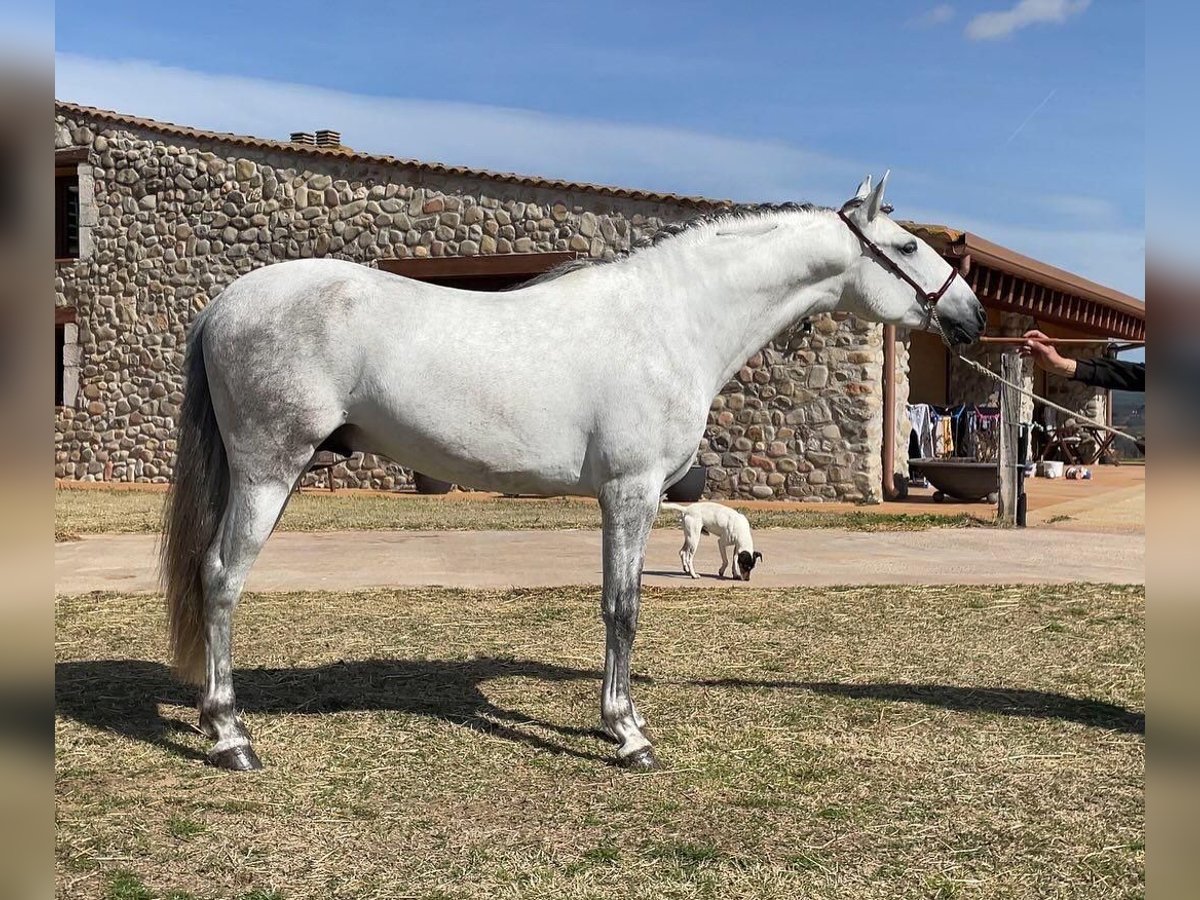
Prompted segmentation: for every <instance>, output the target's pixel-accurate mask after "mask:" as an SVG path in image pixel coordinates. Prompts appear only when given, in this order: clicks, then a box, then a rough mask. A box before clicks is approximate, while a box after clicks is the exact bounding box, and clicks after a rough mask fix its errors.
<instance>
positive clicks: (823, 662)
mask: <svg viewBox="0 0 1200 900" xmlns="http://www.w3.org/2000/svg"><path fill="white" fill-rule="evenodd" d="M596 599H597V598H596V595H595V591H594V590H588V589H555V590H518V591H451V590H444V589H423V590H407V591H372V592H362V593H352V594H317V593H304V594H290V595H288V594H268V595H255V596H249V597H247V598H246V599H245V601H244V602H243V605H242V608H241V609H240V611H239V620H238V626H239V630H238V664H239V671H238V674H237V684H238V689H239V700H240V704H241V706H243V707H244V709H245V711H246V719H247V722H248V724H249V726H250V728H251V729H252V731H253V732H254V734H255V736H256V741H257V747H258V750H259V752H260V754H261V755H262V757H263V760H264V762H265V763H266V765H267V769H266V770H265V771H264V772H262V773H259V774H257V775H252V776H232V775H228V774H225V773H221V772H217V771H214V770H212V769H210V768H206V767H205V766H204V765H202V763H201V762H200V755H201V752H202V750H203V749H204V747H205V741H204V740H203V739H202V738H201V737H200V736H199V735H198V734H196V733H194V732H193V731H191V730H190V728H189V724H187V723H192V722H194V721H195V712H194V710H193V709H192V708H190V706H189V700H190V696H189V692H187V691H185V690H183V689H181V688H179V687H178V686H176V685H174V684H173V683H172V682H171V680H170V678H169V676H168V674H167V670H166V669H165V667H164V666H163V665H162V664H161V663H160V662H159V660H161V659H162V654H163V637H162V636H163V617H162V614H161V611H160V608H159V601H158V600H157V599H156V598H153V597H145V596H123V595H113V594H93V595H89V596H77V597H67V598H60V599H59V600H58V601H57V620H58V631H57V639H58V647H57V655H58V665H57V671H56V676H57V678H56V682H57V686H56V699H57V713H58V718H57V728H56V734H57V746H56V758H57V801H58V805H57V816H58V848H57V851H58V852H57V885H58V895H59V896H60V897H63V898H68V897H69V898H76V897H88V898H105V900H122V898H123V900H146V898H152V897H174V898H177V900H183V898H217V897H221V898H229V897H241V898H246V900H270V898H277V900H295V898H310V897H311V898H338V900H340V898H385V897H386V898H397V897H420V898H433V897H442V898H447V897H455V898H457V897H464V898H466V897H485V896H486V897H508V898H526V897H528V898H535V897H536V898H600V897H621V898H629V897H663V898H701V897H712V898H732V897H763V898H795V897H816V898H834V897H836V898H888V900H891V898H910V897H911V898H928V897H939V898H989V900H991V898H1003V897H1062V898H1067V897H1070V898H1088V897H1096V898H1105V900H1110V898H1122V897H1128V898H1132V897H1139V896H1141V895H1142V894H1143V891H1144V849H1143V847H1144V845H1143V828H1144V815H1143V808H1144V807H1143V775H1144V750H1145V742H1144V712H1143V711H1144V704H1145V681H1144V674H1143V672H1144V643H1143V620H1144V615H1143V614H1144V591H1143V590H1142V589H1141V588H1133V587H1130V588H1114V587H1109V586H1082V585H1079V586H1062V587H995V586H988V587H948V588H911V587H904V588H841V589H838V588H834V589H820V590H814V589H804V590H777V591H757V592H753V593H751V592H746V591H736V592H735V591H720V590H711V591H694V592H693V591H683V590H648V591H647V602H646V605H645V608H644V612H643V617H642V630H641V634H640V636H639V645H638V654H637V657H636V660H635V663H636V666H635V668H636V670H637V671H638V673H640V676H641V680H640V681H639V683H638V685H637V689H636V690H637V697H638V699H639V703H640V705H641V707H642V709H643V711H644V712H645V713H646V714H647V716H648V718H649V719H650V723H651V728H652V730H653V733H654V735H655V737H656V740H657V743H658V747H659V751H660V755H661V758H662V760H663V762H664V764H665V766H666V768H665V770H664V771H662V772H659V773H655V774H651V775H631V774H628V773H624V772H621V771H619V770H616V769H614V768H613V767H612V766H611V765H610V764H609V762H608V760H609V757H610V754H611V752H612V748H611V746H610V745H608V744H606V743H605V742H604V741H602V740H600V739H598V738H597V737H596V736H594V735H593V734H592V733H591V732H590V728H591V726H592V724H593V722H594V721H595V716H596V702H597V689H598V672H597V670H596V668H597V660H598V659H599V657H600V653H601V651H600V647H601V639H602V628H601V627H600V624H599V623H598V621H597V616H596Z"/></svg>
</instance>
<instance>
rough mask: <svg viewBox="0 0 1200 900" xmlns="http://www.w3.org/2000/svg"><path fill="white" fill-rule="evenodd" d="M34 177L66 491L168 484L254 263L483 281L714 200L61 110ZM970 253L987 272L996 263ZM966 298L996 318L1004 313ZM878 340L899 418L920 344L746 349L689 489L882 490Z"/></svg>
mask: <svg viewBox="0 0 1200 900" xmlns="http://www.w3.org/2000/svg"><path fill="white" fill-rule="evenodd" d="M55 169H56V178H55V209H56V223H57V228H56V242H55V243H56V247H55V255H56V272H55V308H56V319H55V326H56V327H55V337H56V350H57V363H56V364H57V373H56V375H57V386H56V390H57V397H56V415H55V475H56V477H58V478H62V479H74V480H85V481H114V482H127V481H150V482H163V481H167V480H169V478H170V475H171V466H172V463H173V456H174V449H175V446H174V437H173V431H174V424H175V417H176V416H177V415H178V412H179V406H180V402H181V401H182V397H183V394H182V390H183V384H182V374H181V368H182V361H183V348H184V340H185V335H186V332H187V328H188V325H189V323H190V322H191V320H192V317H193V316H194V315H195V313H196V312H197V311H198V310H200V309H202V308H203V307H204V306H205V304H207V303H208V302H209V301H210V300H211V299H212V298H213V297H215V296H216V295H217V294H219V293H220V291H221V290H222V289H223V288H224V287H225V286H226V285H228V284H229V283H231V282H232V281H233V280H234V279H235V278H237V277H238V276H239V275H242V274H244V273H246V272H248V271H250V270H252V269H254V268H257V267H259V266H263V265H268V264H270V263H274V262H280V261H283V260H287V259H295V258H303V257H319V256H329V257H337V258H342V259H347V260H351V261H354V262H358V263H362V264H364V265H370V266H375V267H378V268H381V269H385V270H388V271H392V272H396V273H398V274H402V275H405V276H408V277H412V278H418V279H423V280H428V281H433V282H438V283H443V284H452V285H455V286H458V287H464V288H471V289H476V290H482V291H488V290H498V289H502V288H505V287H509V286H511V285H514V284H517V283H519V282H521V281H523V280H525V279H527V278H530V277H533V276H534V275H537V274H539V273H541V272H543V271H546V270H547V269H549V268H551V267H553V266H555V265H557V264H559V263H561V262H563V261H566V260H568V259H573V258H576V257H578V256H589V257H593V258H599V259H606V258H611V257H612V256H613V255H615V254H620V253H622V252H625V251H627V250H628V249H630V247H631V245H632V244H634V243H636V242H637V241H638V240H639V239H640V238H642V237H645V236H649V235H651V234H653V233H654V232H655V231H656V230H658V229H659V228H660V227H661V226H662V225H663V224H665V223H669V222H678V221H684V220H687V219H689V218H692V217H694V216H696V215H698V214H701V213H705V212H711V211H713V210H714V209H718V208H720V207H722V206H725V205H728V204H727V203H726V202H725V201H719V200H711V199H706V198H700V197H682V196H677V195H672V194H659V193H652V192H648V191H639V190H631V189H624V188H614V187H604V186H598V185H590V184H578V183H573V182H564V181H556V180H551V179H544V178H536V177H527V176H520V175H512V174H501V173H494V172H486V171H480V170H475V169H468V168H462V167H454V166H445V165H438V164H431V163H424V162H418V161H414V160H404V159H397V158H393V157H387V156H376V155H371V154H366V153H360V152H356V151H354V150H352V149H350V148H348V147H345V146H343V145H342V144H341V141H340V136H339V135H337V134H336V133H334V132H318V133H316V134H305V133H297V134H293V135H291V139H290V140H266V139H261V138H255V137H248V136H241V135H230V134H220V133H214V132H209V131H204V130H201V129H197V128H190V127H183V126H177V125H172V124H169V123H164V122H157V121H153V120H149V119H142V118H137V117H134V116H129V115H124V114H120V113H114V112H109V111H105V110H99V109H93V108H89V107H82V106H77V105H74V104H71V103H65V102H59V103H57V104H56V107H55ZM920 227H926V228H929V227H928V226H920ZM916 228H918V226H914V230H915V229H916ZM937 237H938V240H941V241H942V242H943V244H944V246H940V247H939V249H942V250H943V252H944V253H945V254H946V255H947V258H954V259H955V262H956V264H960V265H962V263H963V259H964V257H965V258H966V259H968V260H969V259H970V254H968V253H966V252H965V251H964V250H963V247H965V246H966V243H965V242H966V241H967V238H968V237H973V236H964V235H963V234H962V233H954V232H950V231H948V230H945V231H944V233H942V232H938V233H937ZM956 241H957V242H958V243H956ZM972 249H974V247H973V245H972ZM975 252H976V255H978V251H975ZM1022 259H1023V258H1022ZM990 264H991V265H994V266H998V267H1000V269H998V271H1001V272H1002V274H1003V265H1002V261H996V260H990ZM965 268H966V266H964V269H965ZM985 270H986V271H991V270H990V269H986V267H982V268H977V270H976V272H977V274H978V273H980V272H983V271H985ZM1055 271H1057V270H1055ZM1063 274H1065V273H1063ZM1071 277H1073V276H1071ZM1078 281H1080V283H1082V281H1081V280H1078ZM1093 287H1096V288H1099V286H1093ZM977 290H979V288H977ZM1100 290H1101V291H1106V290H1107V289H1100ZM1109 293H1112V294H1115V292H1109ZM980 296H981V299H984V300H985V303H987V304H988V305H989V307H991V308H993V309H994V315H995V316H1012V315H1014V314H1016V313H1020V312H1022V310H1021V309H1016V310H1013V309H1011V308H1010V307H1009V306H1004V305H1003V304H1002V303H1001V302H1000V300H1003V298H1000V300H998V302H997V303H996V304H993V303H991V302H989V301H988V300H987V297H986V295H985V294H984V293H981V294H980ZM1121 296H1123V295H1121ZM1126 299H1127V300H1128V301H1129V302H1130V303H1134V304H1136V303H1137V301H1134V300H1133V299H1132V298H1126ZM1131 309H1132V307H1131ZM1134 312H1136V310H1134ZM1022 321H1023V320H1022ZM1039 321H1041V319H1039ZM1142 323H1143V324H1144V317H1143V319H1142ZM997 324H1000V325H1006V326H1007V327H1013V328H1015V327H1020V323H1018V322H1016V320H1013V321H1011V322H1010V321H1009V320H1007V319H1005V320H1003V321H1000V320H998V321H997ZM1112 324H1114V326H1115V320H1114V323H1112ZM1097 327H1099V326H1097ZM1106 327H1107V326H1106ZM1111 333H1114V334H1123V333H1122V332H1120V331H1117V330H1113V331H1112V332H1111ZM885 336H886V338H887V341H888V344H889V345H890V347H895V348H897V351H898V352H897V359H898V360H900V362H901V364H900V365H898V366H897V367H896V372H895V373H894V374H893V375H892V377H893V378H895V379H896V387H897V410H898V412H897V423H900V422H901V419H902V412H903V402H904V398H906V397H907V396H908V393H909V388H908V383H909V375H908V363H907V360H909V359H913V360H918V359H920V360H924V359H925V356H927V355H928V352H927V348H926V345H925V344H923V343H921V341H922V339H923V338H924V337H925V336H923V335H922V336H918V337H913V338H910V337H909V336H907V335H903V334H900V335H894V333H893V331H892V330H891V329H886V330H885V329H884V328H882V327H881V326H878V325H873V324H870V323H865V322H860V321H857V320H855V319H854V318H853V317H849V316H839V317H829V316H822V317H817V318H815V319H814V320H812V321H811V322H809V323H805V324H804V326H803V327H797V328H795V329H793V330H792V331H790V332H788V333H785V334H782V335H779V336H778V337H777V338H776V339H775V340H774V341H772V343H771V344H770V345H769V346H768V347H766V348H764V349H763V350H762V351H761V352H759V353H756V354H755V355H754V356H753V357H752V358H751V359H749V360H747V362H746V365H745V366H744V367H743V368H742V369H741V370H740V371H739V372H738V373H737V375H736V376H735V377H734V379H733V380H732V381H731V382H730V383H729V384H728V385H726V387H725V388H724V389H723V390H722V391H721V393H720V395H719V396H718V397H717V398H716V399H715V400H714V402H713V406H712V410H711V412H710V416H709V428H708V430H707V432H706V434H705V437H704V440H703V441H702V442H701V444H700V446H699V447H698V448H697V452H698V459H699V461H700V463H702V464H704V465H706V466H708V467H709V485H708V487H709V493H710V494H711V495H713V496H717V497H730V496H737V497H758V498H772V497H778V498H799V499H812V500H850V501H863V502H875V501H878V500H879V499H881V497H882V496H883V488H884V477H883V469H882V461H881V460H882V456H881V449H882V447H883V446H884V443H885V436H884V432H885V429H884V427H883V422H884V412H883V397H884V391H883V385H884V381H885V372H884V360H885V357H888V358H890V356H891V354H890V353H885ZM910 343H911V345H912V346H911V347H910ZM944 364H945V365H946V366H950V365H951V364H950V363H949V362H945V361H944ZM936 365H937V363H936V361H935V362H926V363H922V365H921V366H920V367H918V371H917V372H915V373H914V374H916V375H917V376H919V377H918V378H917V380H916V381H915V382H914V385H915V387H916V388H917V389H919V390H924V389H925V387H926V384H927V382H928V383H932V381H933V380H936V379H932V376H930V375H929V373H928V371H927V370H930V368H931V367H936ZM946 372H947V375H946V378H945V379H944V381H945V384H944V385H943V387H944V388H945V391H946V393H947V396H946V397H945V398H944V399H947V400H948V399H951V397H950V396H949V394H950V393H953V391H952V390H951V389H950V388H949V387H948V385H951V384H955V385H957V384H958V382H959V381H960V380H961V381H964V383H965V379H960V377H959V375H958V374H957V373H955V372H953V371H952V370H951V369H949V368H947V370H946ZM918 382H919V383H918ZM985 389H986V386H980V388H979V393H982V391H983V390H985ZM968 399H970V398H968ZM980 399H983V398H982V397H981V398H980ZM1072 399H1074V398H1072ZM1083 402H1091V400H1090V399H1084V400H1083ZM1095 411H1097V413H1098V414H1102V411H1101V410H1095ZM899 431H900V426H899V424H898V428H897V434H898V435H899ZM899 456H901V457H902V456H903V453H901V454H899ZM330 476H331V477H332V479H333V483H334V484H336V485H338V486H350V487H374V488H383V489H389V488H394V487H397V486H400V485H403V484H405V483H407V482H408V480H409V479H410V477H411V473H409V472H408V471H406V470H404V469H402V468H401V467H399V466H398V465H396V464H395V463H392V462H390V461H388V460H385V459H382V458H377V457H372V456H355V457H353V458H351V459H350V460H349V461H347V462H343V463H339V464H338V465H337V466H336V467H335V468H334V469H333V470H332V472H331V473H330ZM308 477H309V478H310V479H311V478H312V477H313V476H312V475H310V476H308ZM321 477H322V479H323V478H324V477H325V476H324V475H322V476H321Z"/></svg>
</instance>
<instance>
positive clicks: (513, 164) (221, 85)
mask: <svg viewBox="0 0 1200 900" xmlns="http://www.w3.org/2000/svg"><path fill="white" fill-rule="evenodd" d="M56 63H57V65H56V71H55V81H56V84H55V96H56V97H58V98H59V99H61V100H69V101H73V102H76V103H82V104H86V105H89V106H98V107H101V108H104V109H115V110H119V111H121V112H124V113H129V114H131V115H139V116H146V117H149V118H155V119H160V120H163V121H167V122H177V123H180V124H184V125H191V126H195V127H198V128H207V129H212V130H215V131H229V132H234V133H238V134H252V135H256V136H259V137H267V138H271V137H273V138H278V139H286V138H287V136H288V134H289V133H290V132H292V131H298V130H308V131H311V130H313V129H316V128H335V129H338V130H340V131H341V132H342V139H343V140H344V141H345V142H346V143H347V144H348V145H349V146H351V147H354V148H355V149H357V150H362V151H364V152H369V153H380V154H392V155H395V156H400V157H408V158H414V159H421V160H426V161H438V162H446V163H451V164H456V165H465V166H471V167H476V168H487V169H494V170H497V171H512V172H520V173H523V174H533V175H540V176H544V177H551V178H564V179H570V180H578V181H589V182H595V183H601V184H614V185H621V186H624V187H640V188H644V189H647V190H654V191H671V192H678V193H685V194H703V195H708V196H712V197H727V198H731V199H735V200H748V201H758V200H799V199H804V200H812V201H814V202H818V203H827V204H837V203H840V202H841V201H842V200H844V199H845V198H846V197H848V196H849V195H850V194H851V193H852V192H853V190H854V187H855V185H856V184H857V183H858V181H859V179H861V178H862V176H863V175H864V174H866V172H868V171H871V170H872V169H874V170H875V171H876V172H878V171H880V170H882V168H883V166H882V165H881V164H879V163H880V161H873V162H874V164H872V163H867V162H861V161H852V160H846V159H838V158H834V157H830V156H827V155H825V154H821V153H815V152H812V151H809V150H806V149H804V148H800V147H795V146H791V145H788V144H784V143H780V142H772V141H756V140H748V139H742V138H737V137H726V136H721V135H713V134H705V133H702V132H695V131H688V130H685V129H680V128H670V127H665V126H654V125H642V124H629V123H623V122H601V121H595V120H588V119H577V118H568V117H563V116H553V115H547V114H543V113H536V112H530V111H528V110H520V109H506V108H500V107H492V106H481V105H472V104H464V103H445V102H436V101H427V100H413V99H404V98H395V97H380V96H370V95H364V94H352V93H347V92H342V91H333V90H328V89H325V88H318V87H312V86H308V85H300V84H289V83H284V82H276V81H267V80H264V79H256V78H242V77H236V76H230V75H214V74H209V73H202V72H194V71H190V70H187V69H180V68H172V67H169V66H162V65H159V64H156V63H152V62H145V61H136V60H131V61H114V60H102V59H93V58H90V57H84V56H75V55H70V54H59V55H58V56H57V57H56ZM896 175H897V176H900V175H904V176H905V183H906V184H907V185H908V188H909V190H910V191H919V192H920V193H922V194H928V195H941V196H943V197H947V198H949V197H955V198H957V200H956V204H955V205H956V207H958V208H960V209H961V208H971V209H988V208H990V207H991V208H994V205H995V203H996V202H998V201H1000V200H1001V198H1003V200H1004V202H1006V203H1010V202H1011V200H1012V199H1013V198H1014V197H1016V193H1019V192H1016V193H1015V192H1014V191H1013V190H1011V189H1007V188H1005V187H1004V186H1000V185H997V186H995V187H980V186H976V187H972V186H971V185H954V184H951V183H948V182H947V180H946V179H945V178H944V177H943V176H942V175H941V174H939V173H936V172H933V173H925V172H911V173H901V172H897V173H896ZM898 187H899V185H898ZM1019 206H1020V207H1021V208H1023V209H1028V208H1030V207H1036V208H1037V209H1040V210H1041V211H1042V212H1043V214H1044V215H1045V217H1046V218H1047V219H1049V220H1052V221H1053V220H1057V221H1058V223H1060V228H1061V229H1062V230H1055V228H1054V226H1053V225H1047V226H1045V227H1044V228H1043V229H1039V230H1031V229H1025V228H1020V227H1014V226H1011V225H1005V224H1003V223H1000V222H996V223H991V222H982V223H978V227H977V226H976V224H972V221H973V220H972V219H971V217H970V216H964V215H959V214H957V213H953V212H947V211H946V210H945V209H941V210H937V209H935V210H933V211H929V212H925V213H920V214H919V213H918V212H916V211H914V210H912V209H910V208H907V207H906V208H904V209H902V210H901V211H900V214H901V215H903V217H904V218H912V219H918V220H921V221H929V222H944V223H947V224H950V225H953V226H956V227H960V228H967V229H969V230H972V231H976V232H977V233H979V234H981V235H983V236H985V237H987V238H990V239H992V240H995V241H998V242H999V243H1002V244H1007V245H1009V246H1012V247H1014V249H1018V250H1021V251H1022V252H1024V253H1028V254H1029V255H1031V256H1035V257H1038V258H1039V259H1044V260H1046V261H1047V262H1051V263H1053V264H1055V265H1058V266H1061V267H1063V268H1066V269H1071V270H1072V271H1076V272H1079V273H1081V274H1083V275H1086V276H1087V277H1089V278H1092V279H1094V280H1096V281H1100V282H1103V283H1107V284H1112V285H1114V286H1116V287H1119V288H1121V289H1122V290H1127V291H1130V292H1131V293H1135V291H1133V290H1132V286H1133V285H1135V283H1140V282H1141V274H1140V273H1141V266H1142V257H1141V255H1139V254H1140V247H1141V235H1140V233H1138V234H1137V235H1130V234H1128V233H1126V232H1123V231H1117V230H1106V228H1107V229H1110V228H1113V227H1115V226H1113V225H1112V223H1113V222H1114V221H1115V219H1116V218H1117V215H1116V211H1115V209H1114V207H1113V205H1112V204H1111V203H1109V202H1108V201H1106V200H1102V199H1098V198H1092V197H1081V196H1073V195H1065V194H1064V195H1054V196H1041V195H1033V196H1025V195H1024V194H1021V196H1020V197H1019ZM1010 241H1019V243H1009V242H1010ZM1089 248H1090V250H1089ZM1136 293H1138V294H1139V295H1140V293H1141V289H1140V288H1139V289H1138V290H1137V291H1136Z"/></svg>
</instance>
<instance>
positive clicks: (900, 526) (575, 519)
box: [54, 489, 982, 541]
mask: <svg viewBox="0 0 1200 900" xmlns="http://www.w3.org/2000/svg"><path fill="white" fill-rule="evenodd" d="M163 498H164V495H163V494H162V493H159V492H152V491H130V490H111V491H108V490H77V489H75V490H73V489H59V490H58V491H57V492H56V494H55V503H54V536H55V540H56V541H69V540H73V539H76V538H78V537H79V536H81V535H85V534H147V533H153V532H157V531H158V530H159V525H160V518H161V516H162V504H163ZM746 515H747V516H748V517H749V519H750V524H751V525H752V526H753V527H755V528H849V529H852V530H854V531H914V530H924V529H926V528H939V527H963V526H969V525H978V524H982V523H981V521H980V520H978V519H976V518H974V517H972V516H970V515H967V514H960V515H950V516H946V515H936V514H931V513H911V514H910V513H904V514H895V513H877V512H870V511H868V510H853V511H850V512H827V511H820V510H807V509H800V510H797V509H761V508H756V509H748V510H746ZM599 527H600V511H599V508H598V507H597V506H596V504H595V502H593V501H591V500H585V499H581V498H575V497H556V498H549V499H537V498H529V499H505V498H494V499H486V500H450V499H446V498H442V497H431V496H421V495H416V494H367V493H339V494H332V495H331V494H325V493H323V492H316V491H312V492H308V491H306V492H303V493H300V494H296V495H295V496H293V497H292V499H291V502H289V503H288V507H287V510H286V511H285V512H284V514H283V518H282V519H281V520H280V522H279V528H280V530H282V531H377V530H384V529H386V530H404V531H408V530H412V531H476V530H486V531H493V530H513V529H550V530H553V529H567V528H599ZM657 527H659V528H677V527H679V521H678V518H677V516H676V515H675V514H673V513H664V514H663V515H661V516H659V519H658V522H657Z"/></svg>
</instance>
